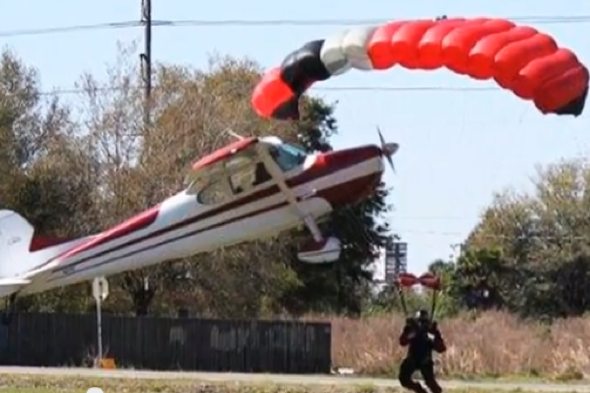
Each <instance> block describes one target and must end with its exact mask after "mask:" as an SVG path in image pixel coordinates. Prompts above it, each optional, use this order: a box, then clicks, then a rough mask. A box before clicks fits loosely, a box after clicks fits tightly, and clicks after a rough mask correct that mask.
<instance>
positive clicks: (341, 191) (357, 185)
mask: <svg viewBox="0 0 590 393" xmlns="http://www.w3.org/2000/svg"><path fill="white" fill-rule="evenodd" d="M380 179H381V172H377V173H373V174H370V175H367V176H363V177H361V178H357V179H354V180H352V181H349V182H345V183H341V184H338V185H336V186H333V187H330V188H327V189H325V190H324V191H322V195H321V197H326V198H331V197H335V198H337V199H338V202H337V203H345V201H344V199H343V198H344V197H343V196H346V195H348V196H349V198H350V199H349V202H346V203H353V202H356V201H358V200H359V198H361V197H362V196H366V195H367V194H368V193H369V192H370V191H371V190H372V189H373V188H374V186H375V185H376V184H377V183H378V182H379V180H380ZM357 193H358V194H357ZM287 204H288V202H287V201H283V202H280V203H276V204H273V205H271V206H268V207H265V208H262V209H258V210H256V211H253V212H249V213H246V214H243V215H241V216H238V217H233V218H230V219H227V220H225V221H222V222H219V223H216V224H212V225H210V226H207V227H205V228H200V229H195V230H193V231H191V232H189V233H185V234H183V235H179V236H175V237H174V238H172V239H168V240H164V241H161V242H159V243H157V244H153V245H150V246H146V247H143V248H141V249H139V250H134V251H130V252H128V253H126V254H124V255H120V256H117V257H113V258H110V259H107V260H105V261H102V262H100V263H98V264H94V265H92V266H88V267H86V268H83V269H80V270H77V271H75V272H74V273H80V272H84V271H87V270H89V269H95V268H98V267H100V266H104V265H107V264H110V263H113V262H116V261H118V260H120V259H123V258H128V257H131V256H133V255H135V254H139V253H141V252H145V251H149V250H152V249H155V248H158V247H162V246H165V245H168V244H171V243H174V242H177V241H179V240H182V239H185V238H187V237H192V236H196V235H199V234H202V233H204V232H207V231H210V230H214V229H216V228H219V227H222V226H225V225H229V224H232V223H234V222H236V221H240V220H245V219H248V218H251V217H254V216H257V215H259V214H264V213H268V212H270V211H272V210H275V209H279V208H281V207H284V206H287ZM186 225H189V223H187V224H185V225H183V226H181V227H178V228H175V229H182V227H184V226H186ZM165 233H167V232H162V233H160V234H158V235H155V236H146V237H145V238H146V239H144V240H142V241H145V240H148V239H151V238H156V237H159V236H161V235H163V234H165ZM136 243H137V242H135V241H132V242H128V243H125V244H123V245H121V246H119V247H117V248H116V250H115V249H111V250H107V251H105V252H102V253H99V254H97V255H94V256H92V257H88V258H84V259H83V260H80V261H77V262H74V263H71V264H68V265H67V266H64V267H63V268H59V269H55V270H54V271H53V272H54V273H55V272H59V271H62V270H66V269H70V268H72V267H74V266H77V265H80V264H82V263H84V262H89V261H90V260H92V259H94V258H98V257H100V256H103V255H106V254H108V253H110V252H113V251H117V250H121V249H123V248H127V247H129V246H132V245H134V244H136ZM58 279H60V277H55V278H52V279H50V280H49V281H55V280H58Z"/></svg>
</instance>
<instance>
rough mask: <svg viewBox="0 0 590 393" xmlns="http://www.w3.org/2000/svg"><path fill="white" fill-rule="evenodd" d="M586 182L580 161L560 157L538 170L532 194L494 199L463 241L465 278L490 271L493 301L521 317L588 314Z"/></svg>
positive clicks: (589, 175) (589, 202) (589, 203)
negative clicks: (494, 288) (495, 291)
mask: <svg viewBox="0 0 590 393" xmlns="http://www.w3.org/2000/svg"><path fill="white" fill-rule="evenodd" d="M589 180H590V166H589V165H588V161H587V160H585V159H571V160H564V161H561V162H559V163H556V164H552V165H548V166H547V167H544V168H543V167H540V168H538V171H537V176H536V178H534V179H533V185H534V191H533V192H532V193H520V194H519V193H515V192H504V193H501V194H498V195H496V196H495V198H494V202H493V204H492V205H491V206H490V207H489V208H488V209H487V210H486V211H485V213H484V215H483V217H482V220H481V222H480V223H479V224H478V225H477V227H476V228H475V229H474V231H473V233H472V234H471V235H470V237H469V238H468V239H467V241H466V245H465V247H466V249H467V250H468V252H471V253H470V254H469V257H468V258H466V259H469V260H470V263H471V265H469V264H467V265H466V266H475V265H477V266H478V267H477V268H472V269H473V270H474V271H476V273H473V272H471V273H469V274H471V281H473V280H475V281H477V279H476V278H474V277H481V276H485V275H486V274H487V273H486V274H483V273H482V271H486V272H488V273H489V271H493V274H491V273H490V274H489V275H487V276H488V277H493V278H490V279H488V281H491V282H493V283H494V286H498V287H499V290H498V292H501V293H500V294H499V295H498V296H500V295H501V299H502V301H501V302H500V304H502V305H504V306H506V307H509V308H511V309H513V310H515V311H518V312H520V313H521V314H523V315H528V316H543V317H556V316H567V315H580V314H582V313H583V312H585V311H588V304H587V299H588V298H587V296H588V292H587V289H586V287H587V286H586V284H585V283H586V279H587V274H588V245H589V242H590V232H589V230H590V219H589V218H590V216H589V213H588V211H589V208H590V197H589V195H590V194H589V193H588V192H587V190H588V187H589V183H588V181H589ZM486 250H495V251H493V253H495V254H490V252H491V251H486ZM494 255H495V256H494ZM482 269H483V270H482ZM467 270H468V269H467ZM463 274H464V276H465V277H466V276H468V275H469V274H467V273H465V272H464V273H463ZM467 281H469V280H467V279H466V278H465V282H467ZM500 289H501V290H500Z"/></svg>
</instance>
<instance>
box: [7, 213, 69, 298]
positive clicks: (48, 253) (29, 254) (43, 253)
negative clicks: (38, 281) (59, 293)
mask: <svg viewBox="0 0 590 393" xmlns="http://www.w3.org/2000/svg"><path fill="white" fill-rule="evenodd" d="M68 243H69V241H67V240H63V239H52V238H46V237H41V236H37V235H36V234H35V229H34V228H33V226H32V225H31V224H30V223H29V222H28V221H27V220H26V219H24V218H23V217H22V216H21V215H20V214H18V213H15V212H13V211H10V210H0V287H2V286H4V284H7V285H8V283H10V285H19V283H17V282H15V281H14V280H13V278H15V277H19V276H21V275H23V274H24V273H26V272H28V271H30V270H32V269H34V268H36V267H38V266H39V265H41V264H43V263H44V262H47V261H48V260H50V259H51V258H53V257H55V256H57V255H59V254H61V253H62V252H64V251H65V250H66V249H68V248H70V247H72V244H68ZM5 279H10V280H8V281H7V280H5ZM4 281H6V282H5V283H4ZM0 292H1V291H0Z"/></svg>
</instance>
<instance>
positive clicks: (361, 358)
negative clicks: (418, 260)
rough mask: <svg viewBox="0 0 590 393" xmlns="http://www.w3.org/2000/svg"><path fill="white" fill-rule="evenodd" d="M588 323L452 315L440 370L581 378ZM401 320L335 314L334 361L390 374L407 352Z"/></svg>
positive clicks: (587, 354) (585, 370)
mask: <svg viewBox="0 0 590 393" xmlns="http://www.w3.org/2000/svg"><path fill="white" fill-rule="evenodd" d="M589 322H590V321H589V320H588V319H583V318H575V319H568V320H564V321H562V322H558V323H555V324H554V325H553V326H551V327H548V326H542V325H540V324H535V323H524V322H522V321H518V320H517V319H516V318H515V317H513V316H511V315H508V314H505V313H499V312H490V313H486V314H483V315H481V316H480V317H478V318H477V319H474V318H469V317H458V318H454V319H449V320H446V321H443V322H441V327H440V328H441V331H442V333H443V336H444V337H445V339H446V341H447V345H448V347H449V349H448V351H447V353H446V354H444V355H443V356H440V357H439V360H440V362H439V367H438V370H439V373H440V374H441V375H443V376H449V377H450V376H452V377H471V376H484V377H498V376H502V375H519V376H536V377H546V378H551V379H558V380H574V379H581V378H584V377H585V376H586V375H589V374H590V323H589ZM402 323H403V319H402V318H401V317H399V316H395V315H390V316H382V317H371V318H366V319H362V320H349V319H344V318H334V319H332V335H333V340H332V343H333V344H332V358H333V362H334V366H335V367H350V368H353V369H355V371H356V372H358V373H366V374H373V375H376V374H390V375H391V374H392V373H394V372H395V371H396V370H397V364H399V362H400V360H401V358H402V356H403V354H404V353H403V350H402V348H400V346H399V345H398V344H397V338H398V334H399V332H400V331H401V328H402Z"/></svg>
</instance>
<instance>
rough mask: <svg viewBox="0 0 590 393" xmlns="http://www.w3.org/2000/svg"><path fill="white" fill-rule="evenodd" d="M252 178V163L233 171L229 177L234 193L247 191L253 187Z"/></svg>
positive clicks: (253, 178)
mask: <svg viewBox="0 0 590 393" xmlns="http://www.w3.org/2000/svg"><path fill="white" fill-rule="evenodd" d="M254 180H255V176H254V166H253V165H252V164H250V165H247V166H245V167H242V168H241V169H239V170H237V171H236V172H233V173H232V174H231V175H230V177H229V181H230V182H231V186H232V189H233V191H234V194H240V193H242V192H246V191H249V190H250V189H251V188H252V187H254Z"/></svg>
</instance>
